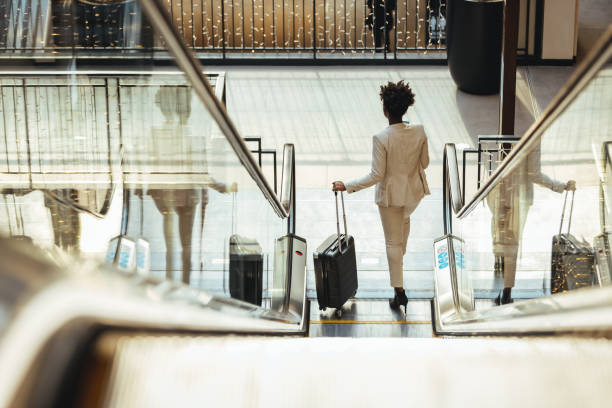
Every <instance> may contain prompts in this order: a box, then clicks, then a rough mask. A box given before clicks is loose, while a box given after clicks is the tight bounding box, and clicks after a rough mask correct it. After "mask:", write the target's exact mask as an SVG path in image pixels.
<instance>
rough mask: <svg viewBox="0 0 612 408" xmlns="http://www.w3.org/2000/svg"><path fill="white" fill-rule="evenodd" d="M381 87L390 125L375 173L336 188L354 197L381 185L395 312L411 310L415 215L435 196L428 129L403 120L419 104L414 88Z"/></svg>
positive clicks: (377, 143) (377, 142)
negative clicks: (406, 284)
mask: <svg viewBox="0 0 612 408" xmlns="http://www.w3.org/2000/svg"><path fill="white" fill-rule="evenodd" d="M380 89H381V90H380V99H381V100H382V102H383V113H384V114H385V116H386V117H387V119H388V120H389V126H388V127H387V128H386V129H385V130H383V131H382V132H380V133H378V134H376V135H374V137H373V148H372V170H371V171H370V173H369V174H368V175H366V176H365V177H362V178H360V179H358V180H355V181H351V182H349V183H343V182H342V181H334V183H333V190H338V191H345V190H346V191H348V192H349V193H354V192H356V191H359V190H362V189H364V188H367V187H370V186H373V185H374V184H376V204H377V205H378V211H379V213H380V219H381V221H382V225H383V230H384V233H385V243H386V248H387V262H388V263H389V273H390V278H391V286H393V288H394V289H395V296H394V298H393V299H391V300H390V301H389V305H390V306H391V308H392V309H398V308H399V307H400V306H404V309H405V308H406V305H407V304H408V298H407V297H406V292H405V291H404V288H403V269H404V267H403V258H404V254H405V253H406V243H407V241H408V234H409V233H410V214H412V212H413V211H414V210H415V209H416V207H417V206H418V205H419V202H420V201H421V199H422V198H423V196H425V195H426V194H429V187H428V186H427V179H426V178H425V172H424V169H426V168H427V166H428V165H429V152H428V150H427V136H426V135H425V131H424V129H423V126H421V125H415V126H412V125H408V124H405V123H404V122H403V121H402V117H403V116H404V114H405V113H406V111H407V110H408V108H409V107H410V106H412V105H413V104H414V93H413V92H412V90H411V89H410V86H409V85H408V84H406V83H404V81H399V82H398V83H396V84H394V83H392V82H389V83H388V84H387V85H386V86H381V87H380Z"/></svg>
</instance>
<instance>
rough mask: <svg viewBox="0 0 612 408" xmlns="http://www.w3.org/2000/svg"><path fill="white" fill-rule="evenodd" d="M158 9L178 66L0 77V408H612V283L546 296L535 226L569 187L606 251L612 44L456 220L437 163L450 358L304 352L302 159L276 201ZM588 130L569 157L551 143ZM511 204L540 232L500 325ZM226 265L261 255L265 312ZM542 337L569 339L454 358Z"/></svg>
mask: <svg viewBox="0 0 612 408" xmlns="http://www.w3.org/2000/svg"><path fill="white" fill-rule="evenodd" d="M161 3H162V2H161V1H153V0H151V1H146V0H141V1H140V2H138V3H133V2H131V3H130V7H135V9H134V10H135V13H143V15H146V19H145V18H144V17H143V18H141V19H140V21H145V20H147V21H150V24H151V25H152V27H153V31H154V33H153V34H154V36H155V39H154V41H155V42H156V44H164V45H165V47H167V50H168V51H167V52H166V53H157V54H156V55H152V54H151V53H150V52H148V51H147V50H144V51H143V54H142V56H141V57H140V58H138V63H137V64H136V65H137V67H136V68H135V67H127V68H121V69H119V68H116V67H113V68H112V69H110V68H108V67H104V66H103V64H94V65H92V62H91V61H90V59H89V57H90V55H86V56H85V57H83V56H82V55H81V54H80V53H79V50H73V54H70V51H69V50H67V49H63V50H62V59H58V62H57V64H58V66H61V69H59V68H57V67H54V68H50V67H37V66H34V67H33V68H32V69H31V71H30V72H29V73H25V74H24V72H22V71H20V72H16V71H12V72H11V71H6V72H4V73H3V76H2V78H0V80H1V81H2V82H1V84H2V107H3V115H4V116H3V118H4V120H3V125H4V127H3V135H4V139H5V141H6V143H4V149H5V150H4V151H3V152H2V153H3V156H4V157H6V160H5V161H4V163H2V164H1V165H0V166H2V167H1V168H0V170H1V171H0V176H1V177H2V194H3V197H4V199H7V198H8V200H9V201H5V206H4V207H5V208H6V209H7V212H6V218H5V220H6V221H2V222H1V223H0V227H1V228H2V230H3V233H4V234H3V235H6V236H7V237H4V238H2V239H1V241H0V302H1V303H0V362H1V363H0V384H2V386H1V387H0V406H3V407H4V406H6V407H9V406H19V407H20V406H61V407H67V406H79V407H80V406H87V407H90V406H128V407H136V406H143V407H145V406H146V407H151V406H160V407H161V406H206V405H210V406H270V405H271V406H384V405H399V404H401V403H409V404H413V405H416V406H440V407H443V406H451V405H459V406H491V405H502V406H522V405H529V404H532V405H534V406H540V405H551V406H552V405H554V406H556V407H558V406H576V405H578V404H585V403H586V405H589V406H606V404H607V403H608V402H609V397H610V395H609V392H607V389H608V384H609V382H610V380H612V373H611V372H610V370H609V369H608V368H609V363H610V361H612V347H611V346H610V343H609V341H608V340H607V339H606V338H607V337H609V334H610V329H611V328H612V313H610V312H611V310H610V309H611V308H612V293H611V292H610V291H611V290H612V288H610V287H609V286H608V285H607V283H606V282H607V281H606V276H608V277H609V276H610V275H609V273H610V270H609V269H607V268H605V267H603V265H602V262H601V261H599V262H598V263H595V261H593V269H592V279H591V281H590V284H588V285H586V284H585V285H582V286H589V287H581V288H579V289H576V290H569V291H568V293H554V294H550V292H551V290H552V286H551V285H550V281H551V280H552V278H551V275H550V265H549V261H550V249H548V250H545V249H541V247H542V248H543V246H542V245H544V246H548V245H549V242H550V241H549V240H550V239H551V237H552V236H553V235H554V234H555V233H556V230H557V228H558V217H557V215H558V214H553V215H554V216H552V215H551V216H549V217H544V216H542V213H546V212H547V211H549V210H548V207H546V206H548V205H550V203H551V202H553V201H554V199H558V198H559V197H562V196H560V195H558V194H557V193H555V192H554V191H550V190H551V189H550V188H546V187H539V186H541V185H542V184H547V183H549V181H548V180H553V179H554V178H562V177H566V178H570V177H571V178H574V179H576V180H575V181H576V185H577V192H576V207H575V211H576V215H575V216H574V217H575V218H574V223H575V224H574V225H575V226H574V228H576V229H577V232H576V234H580V235H581V237H582V236H584V237H586V238H584V240H588V241H589V243H590V245H591V246H593V247H594V245H595V244H594V241H593V239H592V238H593V237H596V236H600V235H602V234H603V235H604V237H606V235H605V234H607V232H608V226H607V220H609V219H610V217H609V216H608V213H609V211H608V205H609V200H608V191H607V190H608V187H609V186H608V184H609V180H608V178H607V177H608V176H607V174H608V173H609V169H610V166H611V165H612V162H610V155H609V153H608V150H607V149H608V143H609V140H610V137H612V135H610V126H609V125H610V124H609V119H608V118H609V117H610V115H607V113H610V112H612V110H611V109H610V108H611V106H612V105H611V104H610V102H611V101H610V95H612V92H609V91H610V87H611V84H610V79H611V78H612V76H611V75H610V72H611V71H610V55H611V53H612V31H609V32H608V33H607V35H606V36H605V38H603V39H602V42H601V43H600V45H599V47H598V48H597V49H596V50H595V51H594V53H593V54H592V56H591V57H590V58H588V59H587V60H586V61H585V63H584V64H583V65H582V66H581V67H580V68H579V69H578V70H577V72H576V75H575V76H574V77H573V78H572V79H571V80H570V81H569V82H568V84H567V86H566V87H565V88H564V89H563V90H562V92H561V93H560V94H559V96H558V98H557V99H556V101H555V102H553V104H552V105H551V107H550V108H549V109H548V110H547V111H546V112H545V113H544V114H543V115H542V117H541V118H540V119H539V120H538V121H537V122H536V123H535V124H534V125H533V127H532V128H531V129H530V130H529V131H528V132H527V134H526V135H525V136H524V137H523V138H522V140H521V141H520V142H519V143H517V144H516V146H515V147H514V148H513V150H512V152H511V153H510V154H509V156H508V157H507V158H505V160H504V161H503V162H502V163H501V164H500V165H499V166H498V168H497V170H495V171H494V172H492V174H490V176H489V178H488V179H487V180H486V181H484V182H483V184H482V185H481V186H479V188H478V189H477V191H476V192H475V193H474V195H473V197H472V198H469V199H468V202H467V203H466V204H464V203H463V199H462V198H463V194H462V190H463V191H465V189H466V186H465V182H464V185H463V186H461V184H460V182H459V180H460V178H461V177H460V173H459V166H458V165H457V153H456V149H455V148H454V146H452V145H448V146H446V148H445V173H444V176H443V177H444V178H443V180H444V183H445V184H444V189H443V191H444V194H445V195H444V203H443V204H444V207H443V220H444V224H445V236H444V237H441V239H440V240H437V241H436V243H434V256H435V259H436V262H435V265H436V269H435V270H434V282H435V297H434V299H433V301H432V316H433V318H434V325H435V331H436V333H437V335H438V336H440V337H442V338H433V339H371V338H363V339H331V338H322V339H307V338H303V337H304V336H305V335H307V334H308V325H309V320H310V318H309V317H310V312H309V301H308V299H307V296H306V294H307V291H306V267H305V263H304V262H303V260H301V259H300V258H299V257H300V256H303V257H306V256H308V253H307V250H306V247H305V243H302V244H300V243H301V242H303V241H301V240H300V239H298V237H297V236H296V234H298V235H299V231H296V229H295V218H296V216H297V215H298V214H299V213H298V212H297V209H296V208H297V207H296V203H295V185H296V180H295V152H294V149H293V146H292V145H285V147H284V151H283V166H282V168H283V170H282V178H281V191H280V195H279V196H277V195H276V193H275V192H274V189H273V188H272V187H271V185H270V183H269V182H268V180H267V179H266V178H265V177H264V176H263V173H262V171H261V169H260V167H259V166H258V164H257V162H256V160H255V159H254V158H253V156H252V155H251V154H250V153H249V149H248V147H247V146H246V145H245V143H244V141H243V139H242V138H241V137H240V135H239V133H238V131H237V130H236V128H235V126H234V125H233V124H232V121H231V119H230V118H229V116H228V114H227V111H226V110H225V108H224V105H223V96H222V95H223V94H224V92H223V91H222V87H220V86H218V84H219V83H220V79H221V77H220V76H219V75H214V74H208V75H207V74H205V73H204V71H203V69H202V68H201V67H200V66H199V64H198V63H197V62H196V60H195V59H194V58H193V56H192V55H191V53H190V52H189V50H188V49H187V47H185V45H184V44H183V43H182V42H181V41H180V40H179V38H180V37H179V35H178V34H177V32H176V30H175V28H174V27H173V25H172V23H171V21H170V20H169V18H168V16H167V15H165V14H164V12H163V7H162V4H161ZM140 7H142V9H140ZM135 20H138V19H135ZM139 32H143V30H138V29H136V28H134V27H132V30H131V33H132V34H131V35H136V34H134V33H139ZM131 51H132V52H137V51H134V50H131ZM105 52H107V53H110V52H113V50H108V49H107V50H105ZM67 55H69V56H67ZM169 56H171V57H172V61H173V62H174V63H175V64H176V66H173V65H172V66H171V65H169V62H168V61H169V60H168V57H169ZM132 57H134V55H132ZM159 59H163V60H164V61H165V62H164V63H163V64H161V66H160V63H159ZM66 60H68V61H69V63H66ZM211 82H212V83H215V84H217V85H216V86H214V87H213V86H211ZM214 88H216V89H217V90H218V92H215V91H214V90H213V89H214ZM9 106H10V107H11V110H9V109H7V107H9ZM7 118H8V119H12V120H13V122H10V121H8V122H7V120H6V119H7ZM582 118H585V120H587V121H588V123H589V126H585V125H584V123H582V125H581V126H580V129H581V131H583V132H584V133H583V134H582V136H581V137H582V138H583V139H581V140H582V141H580V140H576V139H572V136H573V134H572V133H571V132H566V131H563V130H564V129H566V128H570V129H573V128H572V127H571V126H577V125H575V123H576V120H578V121H579V120H582ZM7 123H9V124H8V125H7ZM579 123H581V122H579ZM569 124H571V126H570V125H569ZM560 130H561V131H560ZM19 132H22V133H19ZM587 138H588V140H586V139H587ZM9 140H11V141H13V142H14V144H11V145H9V143H8V141H9ZM585 146H588V148H585ZM560 147H562V148H563V149H560ZM534 151H535V152H538V155H539V156H540V157H539V163H540V164H539V170H540V171H539V172H534V171H533V170H534V167H533V165H532V162H533V157H534V155H533V152H534ZM609 162H610V163H609ZM525 166H526V168H524V167H525ZM529 166H531V167H529ZM517 174H519V175H520V177H519V176H517ZM542 174H547V175H548V176H549V177H548V178H546V179H544V178H543V177H542ZM578 175H580V178H579V177H578ZM553 177H554V178H553ZM536 178H537V180H538V182H540V183H539V184H538V182H536V181H535V179H536ZM525 180H526V182H525ZM526 183H529V184H530V185H527V184H526ZM534 184H535V185H537V186H535V187H534V186H533V185H534ZM549 184H550V183H549ZM502 188H503V189H505V190H504V191H505V192H504V193H503V194H501V193H499V191H501V190H500V189H502ZM540 188H542V190H539V189H540ZM507 190H510V191H511V193H508V192H507ZM532 190H533V191H532ZM496 191H497V193H496ZM525 194H527V195H525ZM553 194H557V195H553ZM509 195H510V196H511V197H512V199H513V200H516V202H518V203H523V202H529V203H530V205H531V207H532V208H531V209H530V212H531V213H532V214H533V213H536V214H537V216H538V217H537V222H535V223H534V221H533V217H531V218H528V219H527V221H529V222H530V224H529V223H527V224H526V225H527V226H526V227H524V229H523V230H521V231H522V234H517V236H513V240H512V243H515V242H518V244H519V246H518V248H519V249H520V250H519V249H516V250H517V251H519V252H520V253H521V256H519V257H517V259H518V260H519V262H517V268H516V284H515V287H516V291H515V294H521V293H522V294H523V295H522V296H517V297H516V298H515V302H514V303H512V304H508V305H504V306H499V307H491V302H490V301H483V299H482V298H481V297H480V296H477V295H479V294H481V293H483V291H485V290H490V289H491V288H490V287H486V286H487V285H489V284H490V280H486V279H485V280H482V279H480V278H479V277H480V276H482V273H483V271H488V272H489V273H490V272H492V271H493V269H494V263H495V256H496V255H497V254H496V253H495V251H496V249H495V248H494V245H495V242H494V240H495V237H494V235H495V233H498V234H499V235H501V236H505V235H504V231H505V230H503V231H500V230H499V229H495V228H494V227H493V226H492V224H491V218H492V215H491V212H492V211H493V210H492V208H493V209H494V208H497V207H495V206H496V205H499V203H500V202H501V203H502V204H504V203H506V202H508V201H509V199H508V198H507V197H508V196H509ZM468 197H469V195H468ZM500 197H502V198H500ZM504 197H506V198H504ZM7 203H8V204H7ZM538 206H541V207H538ZM538 208H541V209H539V210H538ZM542 208H543V209H542ZM593 211H595V212H593ZM589 214H591V215H589ZM592 214H597V217H593V216H592ZM523 215H525V214H523ZM576 220H578V221H576ZM594 220H595V221H594ZM600 221H601V223H600ZM576 224H577V225H578V227H576ZM529 225H536V227H535V229H533V228H532V229H530V228H529V227H528V226H529ZM572 231H575V230H572ZM177 232H178V233H177ZM534 232H536V233H537V234H534ZM186 236H188V237H190V239H188V240H182V239H180V238H179V237H186ZM581 239H582V238H581ZM523 241H524V242H523ZM541 241H544V244H542V242H541ZM489 242H493V244H491V245H490V246H488V244H483V243H489ZM145 243H146V245H145ZM534 243H535V244H534ZM139 244H141V245H144V248H146V247H147V246H148V249H149V250H148V251H147V250H146V249H145V250H141V251H140V252H139V250H138V245H139ZM540 244H542V245H540ZM232 245H235V246H237V245H244V246H247V247H249V248H251V249H252V248H257V249H256V250H254V254H255V255H257V256H256V258H257V259H258V260H257V262H261V265H262V274H263V276H262V277H261V279H262V282H261V285H262V290H261V292H262V294H261V297H262V299H261V301H259V300H256V301H253V300H252V298H249V297H247V296H245V294H244V293H242V292H241V291H240V290H237V291H235V290H232V284H231V277H230V274H231V273H232V267H235V265H236V264H234V263H233V260H232V255H235V254H236V253H233V252H232ZM296 245H304V247H303V248H299V249H296V248H297V247H296ZM444 245H445V246H446V247H445V248H444V247H443V246H444ZM538 245H539V246H538ZM511 249H514V246H512V248H511ZM595 249H597V247H595V248H594V249H593V252H595ZM521 251H522V252H521ZM547 251H548V252H547ZM602 251H603V252H602V253H603V255H604V257H603V258H602V259H605V256H607V255H609V252H606V251H609V248H607V247H605V246H604V247H603V249H602ZM298 252H299V254H297V253H298ZM295 254H297V255H295ZM251 255H253V253H252V254H251ZM504 255H505V257H506V258H508V257H509V255H508V254H504ZM593 256H594V257H596V255H595V253H594V254H593ZM141 257H143V258H141ZM599 258H601V257H599ZM599 258H597V259H599ZM142 259H146V260H147V261H148V262H143V263H141V261H142ZM439 260H442V261H445V262H442V263H440V262H439ZM526 260H528V261H529V262H526ZM511 261H512V260H511V259H509V258H508V259H507V260H506V264H507V265H509V264H510V263H511ZM610 265H612V263H610ZM239 268H241V267H239ZM242 268H246V266H244V265H243V266H242ZM239 272H242V273H245V274H246V272H247V270H246V269H245V270H241V271H239ZM502 272H503V273H507V272H508V271H507V270H502ZM513 272H514V271H513ZM606 273H607V274H608V275H606ZM532 275H535V276H536V278H533V276H532ZM534 280H537V281H538V282H539V285H540V286H539V287H538V290H537V291H532V292H530V291H528V290H525V285H527V289H529V285H531V284H532V282H533V281H534ZM483 281H484V283H483ZM583 281H584V279H583ZM521 297H523V298H521ZM527 297H531V298H530V299H526V298H527ZM553 333H554V334H559V333H563V334H567V335H569V336H568V337H555V338H551V337H548V338H539V337H533V336H532V337H529V338H527V339H525V338H517V337H505V338H501V339H490V338H461V339H458V338H457V337H458V336H483V335H505V336H525V335H549V334H553ZM578 335H579V336H578ZM594 337H599V338H594ZM525 373H528V375H526V374H525ZM560 384H563V387H564V391H566V392H558V387H559V385H560ZM555 387H556V388H555ZM517 389H518V390H520V392H516V390H517Z"/></svg>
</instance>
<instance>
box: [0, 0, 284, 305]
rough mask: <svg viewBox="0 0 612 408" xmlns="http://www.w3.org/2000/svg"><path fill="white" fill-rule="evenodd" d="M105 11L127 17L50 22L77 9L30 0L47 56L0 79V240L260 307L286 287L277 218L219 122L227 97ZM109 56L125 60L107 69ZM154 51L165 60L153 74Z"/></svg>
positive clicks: (135, 25) (140, 21)
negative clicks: (44, 12) (48, 44)
mask: <svg viewBox="0 0 612 408" xmlns="http://www.w3.org/2000/svg"><path fill="white" fill-rule="evenodd" d="M9 3H10V4H9V5H14V4H16V3H15V2H9ZM113 3H116V4H114V5H113V6H112V7H116V8H117V10H119V9H120V12H121V13H122V15H124V16H126V18H128V19H129V24H128V22H127V20H124V25H122V26H121V27H120V29H118V30H115V29H111V28H112V27H114V25H112V24H111V25H109V24H106V23H105V22H104V21H102V22H100V21H98V19H99V16H96V15H91V16H89V15H88V17H86V18H84V19H74V18H69V19H62V18H60V17H61V16H62V15H63V11H61V10H59V11H58V8H61V7H68V8H67V9H66V10H64V11H66V12H68V11H72V12H74V10H75V8H76V10H78V9H79V7H81V8H82V7H85V4H86V3H81V2H45V1H41V2H39V3H37V5H36V7H38V8H43V9H44V8H45V7H47V9H49V8H50V9H52V10H53V12H54V14H53V15H54V18H51V19H46V20H45V21H44V24H47V25H46V26H45V25H44V24H43V26H41V27H38V28H37V29H38V30H39V34H40V31H41V30H42V32H47V33H49V35H50V36H51V38H52V39H53V44H55V45H54V46H56V47H57V49H58V51H57V53H56V54H55V55H56V57H57V58H55V59H49V60H46V61H45V63H44V64H42V65H40V66H32V67H31V68H26V69H23V68H20V69H19V70H17V69H16V70H13V71H11V70H10V68H8V67H5V68H4V69H3V71H2V72H1V73H0V112H1V114H0V116H1V118H0V180H1V181H0V192H1V194H0V196H1V197H0V200H1V201H0V231H1V233H2V234H4V235H8V236H11V237H13V238H14V239H16V240H22V241H26V243H24V245H35V246H37V247H40V248H43V249H45V250H46V251H47V252H48V253H49V254H52V255H53V256H54V258H55V259H56V260H57V261H58V262H66V260H67V259H70V257H71V256H79V257H88V258H93V259H96V260H99V261H100V262H105V263H107V264H110V265H112V266H113V267H114V268H116V269H119V270H121V271H124V272H125V273H127V274H134V275H135V276H137V275H138V274H140V275H142V276H146V277H147V279H148V278H150V277H152V278H156V279H160V280H164V279H167V280H173V281H177V282H183V283H185V284H188V285H190V286H191V287H193V288H197V289H203V290H205V291H207V292H209V293H212V294H215V295H219V296H225V297H234V298H238V299H241V300H245V301H248V302H251V303H255V304H258V305H264V306H269V303H270V302H269V298H270V296H271V292H272V291H271V290H269V287H271V286H272V284H273V282H277V283H276V284H275V285H274V288H275V296H279V294H278V292H279V291H280V292H281V293H280V296H281V297H282V296H284V294H285V292H286V291H287V287H286V282H287V278H286V273H287V271H286V270H285V269H286V268H284V266H283V267H275V266H276V265H275V249H276V248H279V247H281V246H279V244H278V243H277V240H278V239H279V238H281V237H282V236H284V235H285V234H286V233H287V219H286V218H285V217H286V215H287V214H286V213H284V214H283V211H282V209H281V210H279V208H281V207H280V204H279V203H280V202H279V201H278V199H276V203H277V204H278V205H277V206H276V207H275V206H274V205H273V204H274V203H273V202H272V201H274V200H273V199H275V198H276V196H272V195H270V191H272V189H271V188H269V187H268V190H269V191H267V192H266V189H265V188H264V187H265V186H266V185H271V182H270V184H267V181H266V180H265V179H263V178H261V177H262V176H261V175H258V174H256V173H254V171H253V167H252V164H253V163H255V162H254V161H252V159H250V158H249V156H248V155H249V153H248V149H247V148H246V146H244V144H243V142H242V141H241V140H237V138H236V137H237V134H232V132H231V130H232V129H233V127H232V125H231V123H230V122H227V117H225V118H220V117H219V115H218V111H219V110H218V108H219V106H221V98H222V95H223V88H222V86H221V88H219V86H216V88H217V89H218V90H219V92H218V94H217V96H215V95H213V89H215V85H216V84H217V81H218V80H219V78H221V77H220V76H219V75H217V74H212V73H211V74H207V75H206V78H207V79H206V78H204V82H207V83H204V82H199V81H200V80H201V78H200V77H199V76H198V75H199V74H198V75H195V76H194V75H193V72H196V73H197V72H198V70H200V71H201V68H200V67H199V66H197V64H196V65H194V66H197V70H195V71H193V72H192V73H191V76H190V77H189V78H187V76H186V75H185V74H184V73H183V71H182V70H181V68H179V67H178V66H176V65H175V64H174V62H173V61H174V60H173V59H172V58H171V57H170V56H171V55H177V53H178V54H179V55H180V58H182V59H183V60H184V61H189V62H194V61H195V60H192V59H190V58H189V57H188V55H187V54H185V52H184V50H181V49H175V50H173V52H174V54H171V53H169V52H166V50H165V49H160V47H165V44H166V43H167V41H166V40H167V38H168V37H166V38H165V39H164V38H162V36H161V35H160V32H159V31H158V29H157V28H153V25H152V24H151V23H150V22H149V18H147V17H146V16H145V13H144V12H143V10H142V9H141V7H140V3H138V2H134V1H132V2H113ZM33 4H34V2H33V3H32V5H33ZM100 7H103V6H100ZM104 7H106V6H104ZM108 7H111V6H108ZM38 8H36V10H38ZM128 9H129V12H128ZM12 12H15V10H13V11H12ZM22 12H23V10H22ZM30 12H32V13H35V14H36V13H38V11H35V10H34V9H32V10H30ZM117 13H119V11H117ZM107 17H108V16H107ZM111 17H112V16H110V17H109V18H111ZM91 25H93V28H92V27H91ZM39 34H37V35H39ZM40 35H42V34H40ZM166 35H168V32H166ZM4 38H5V39H6V35H5V37H4ZM35 38H39V37H35ZM45 38H46V39H47V40H48V38H49V37H45ZM71 41H77V42H79V43H82V42H87V41H91V42H92V44H93V43H94V42H95V44H97V45H98V46H100V49H97V48H96V49H93V48H95V47H93V48H92V47H89V48H88V47H74V46H69V45H71V44H72V43H71ZM118 43H121V44H128V45H129V46H127V47H117V48H115V47H114V46H115V44H118ZM100 44H103V46H102V45H100ZM72 45H73V44H72ZM154 49H155V55H154V53H153V50H154ZM53 52H55V51H53ZM118 55H120V56H122V57H125V58H122V59H106V61H104V59H105V57H108V56H118ZM160 55H162V56H163V55H165V56H166V57H167V58H166V59H165V62H164V63H163V64H162V65H161V66H160V65H159V64H158V57H159V56H160ZM130 57H134V59H135V60H137V63H133V64H132V63H131V62H130ZM92 58H93V60H92ZM94 60H95V61H94ZM92 61H94V62H92ZM183 68H184V66H183ZM194 81H196V82H198V84H197V86H194ZM196 89H199V91H196ZM202 92H204V93H206V92H207V93H208V95H209V96H212V97H211V98H208V99H203V98H202ZM215 97H216V98H218V99H217V101H216V102H215V100H214V98H215ZM214 106H217V110H215V109H213V107H214ZM220 109H221V110H224V108H222V107H221V108H220ZM228 123H229V125H228ZM228 129H229V130H228ZM238 139H239V138H238ZM245 154H246V155H245ZM251 162H252V163H251ZM249 165H251V168H249ZM271 194H274V193H273V192H272V193H271ZM279 259H280V261H283V258H282V257H280V258H279ZM280 261H279V262H280ZM277 263H278V262H277ZM230 271H231V273H230ZM254 271H255V272H254ZM275 271H277V272H276V275H275ZM252 273H257V274H259V275H260V276H261V283H260V284H261V285H262V287H263V300H262V299H261V298H260V297H259V296H260V295H258V294H257V288H253V287H252V286H248V285H244V282H245V281H247V280H248V279H250V280H251V281H253V279H255V282H257V279H256V278H253V277H252V276H249V277H248V279H246V278H244V275H245V274H252ZM279 274H281V275H279ZM277 309H278V308H277ZM281 309H282V308H281Z"/></svg>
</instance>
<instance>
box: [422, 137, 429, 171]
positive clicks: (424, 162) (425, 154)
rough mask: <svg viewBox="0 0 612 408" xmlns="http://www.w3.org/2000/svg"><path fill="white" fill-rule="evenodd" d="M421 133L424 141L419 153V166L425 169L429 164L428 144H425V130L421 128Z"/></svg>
mask: <svg viewBox="0 0 612 408" xmlns="http://www.w3.org/2000/svg"><path fill="white" fill-rule="evenodd" d="M423 134H424V136H425V141H424V142H423V146H422V147H421V155H420V162H421V167H422V168H423V169H426V168H427V166H429V146H428V145H427V135H425V130H423Z"/></svg>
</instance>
